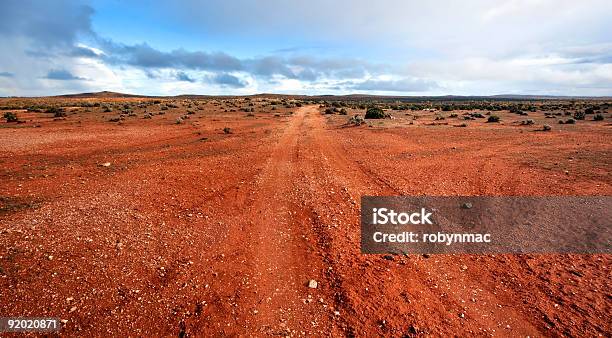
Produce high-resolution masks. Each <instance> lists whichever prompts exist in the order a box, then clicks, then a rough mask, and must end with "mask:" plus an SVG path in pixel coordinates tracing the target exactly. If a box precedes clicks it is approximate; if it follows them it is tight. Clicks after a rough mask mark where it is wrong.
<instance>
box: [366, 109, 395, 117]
mask: <svg viewBox="0 0 612 338" xmlns="http://www.w3.org/2000/svg"><path fill="white" fill-rule="evenodd" d="M389 117H390V115H389V114H387V113H385V112H384V111H383V110H382V109H380V108H378V107H370V108H368V110H367V111H366V113H365V118H366V119H386V118H389Z"/></svg>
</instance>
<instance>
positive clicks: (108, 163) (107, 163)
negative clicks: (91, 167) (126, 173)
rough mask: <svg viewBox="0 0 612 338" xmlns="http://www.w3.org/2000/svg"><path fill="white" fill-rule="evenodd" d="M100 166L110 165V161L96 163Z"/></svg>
mask: <svg viewBox="0 0 612 338" xmlns="http://www.w3.org/2000/svg"><path fill="white" fill-rule="evenodd" d="M98 165H99V166H100V167H110V166H111V163H110V162H104V163H100V164H98Z"/></svg>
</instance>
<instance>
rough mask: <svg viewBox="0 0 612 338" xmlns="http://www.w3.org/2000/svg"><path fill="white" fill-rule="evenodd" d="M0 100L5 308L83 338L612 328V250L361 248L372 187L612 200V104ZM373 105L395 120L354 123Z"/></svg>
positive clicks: (1, 302) (0, 256) (584, 332)
mask: <svg viewBox="0 0 612 338" xmlns="http://www.w3.org/2000/svg"><path fill="white" fill-rule="evenodd" d="M0 106H1V107H2V109H3V111H2V113H3V114H5V113H7V112H12V113H13V114H14V115H15V118H16V119H17V120H18V121H15V122H5V119H9V118H7V117H6V116H7V115H5V119H3V120H2V122H0V178H1V182H2V183H1V184H0V313H2V314H4V315H10V316H30V317H32V316H50V317H58V318H60V319H62V321H63V324H62V325H63V328H62V330H63V333H66V334H70V335H82V336H109V335H113V336H117V335H142V336H151V335H185V334H187V335H204V334H207V335H210V334H212V335H250V334H254V335H283V336H286V335H288V336H302V335H311V334H315V335H333V336H345V335H349V336H364V337H368V336H375V335H381V334H385V335H390V336H404V335H407V336H417V335H421V334H431V335H443V336H447V335H455V334H457V333H463V334H460V335H495V336H561V335H570V336H597V335H602V336H609V335H610V334H611V333H612V327H611V324H610V323H612V316H611V315H610V313H612V306H611V304H612V301H611V300H612V294H611V290H612V288H611V286H610V275H611V267H610V265H611V263H612V260H611V258H610V256H609V255H569V254H564V255H561V254H538V255H536V254H524V255H503V254H500V255H424V256H423V255H363V254H361V253H360V247H359V237H360V229H359V212H360V210H359V208H360V205H359V203H360V197H361V196H363V195H440V196H472V195H473V196H548V195H554V196H557V195H561V196H564V195H568V196H570V195H571V196H573V195H606V196H609V195H611V194H612V176H611V173H610V165H611V164H612V156H611V155H612V143H611V142H610V141H611V140H612V125H611V121H612V119H611V117H610V113H611V110H612V109H611V108H610V104H609V103H608V102H607V101H605V100H580V99H577V100H533V101H524V100H523V101H521V100H488V99H487V100H485V99H474V100H470V101H467V100H463V101H462V100H450V99H449V100H448V101H442V100H433V101H432V100H421V101H416V100H415V101H411V102H403V101H398V100H392V99H383V98H375V97H318V98H315V97H287V96H265V95H261V96H251V97H173V98H150V97H115V95H113V94H112V93H106V94H103V95H102V94H98V95H93V96H87V95H84V96H80V97H55V98H33V99H17V98H5V99H0ZM372 106H376V107H379V108H381V109H383V112H384V113H385V115H388V116H387V117H388V118H383V119H364V120H362V119H361V118H353V116H354V115H360V116H361V117H363V116H364V114H365V112H366V109H367V108H368V107H372ZM584 112H586V114H584ZM492 116H493V117H494V118H492ZM599 116H601V118H599ZM9 117H10V116H9ZM559 121H561V122H559ZM544 125H547V126H548V127H544ZM311 280H314V281H316V288H312V287H309V285H308V284H309V281H311ZM311 286H312V285H311Z"/></svg>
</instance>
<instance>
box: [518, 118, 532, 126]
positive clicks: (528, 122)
mask: <svg viewBox="0 0 612 338" xmlns="http://www.w3.org/2000/svg"><path fill="white" fill-rule="evenodd" d="M521 124H522V125H524V126H528V125H531V124H535V121H534V120H532V119H527V120H523V121H521Z"/></svg>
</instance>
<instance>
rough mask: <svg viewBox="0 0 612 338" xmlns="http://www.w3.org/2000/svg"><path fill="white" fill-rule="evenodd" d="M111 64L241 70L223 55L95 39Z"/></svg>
mask: <svg viewBox="0 0 612 338" xmlns="http://www.w3.org/2000/svg"><path fill="white" fill-rule="evenodd" d="M99 41H100V42H101V46H102V48H103V50H104V51H105V52H107V54H108V56H107V57H105V59H106V60H107V61H108V62H109V63H113V64H127V65H131V66H136V67H142V68H180V69H193V70H209V71H237V70H242V62H241V61H240V60H239V59H237V58H235V57H233V56H231V55H228V54H226V53H222V52H213V53H208V52H203V51H194V52H191V51H187V50H185V49H176V50H173V51H170V52H163V51H160V50H157V49H155V48H153V47H151V46H149V45H148V44H146V43H143V44H137V45H125V44H119V43H115V42H113V41H110V40H102V39H100V40H99Z"/></svg>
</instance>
